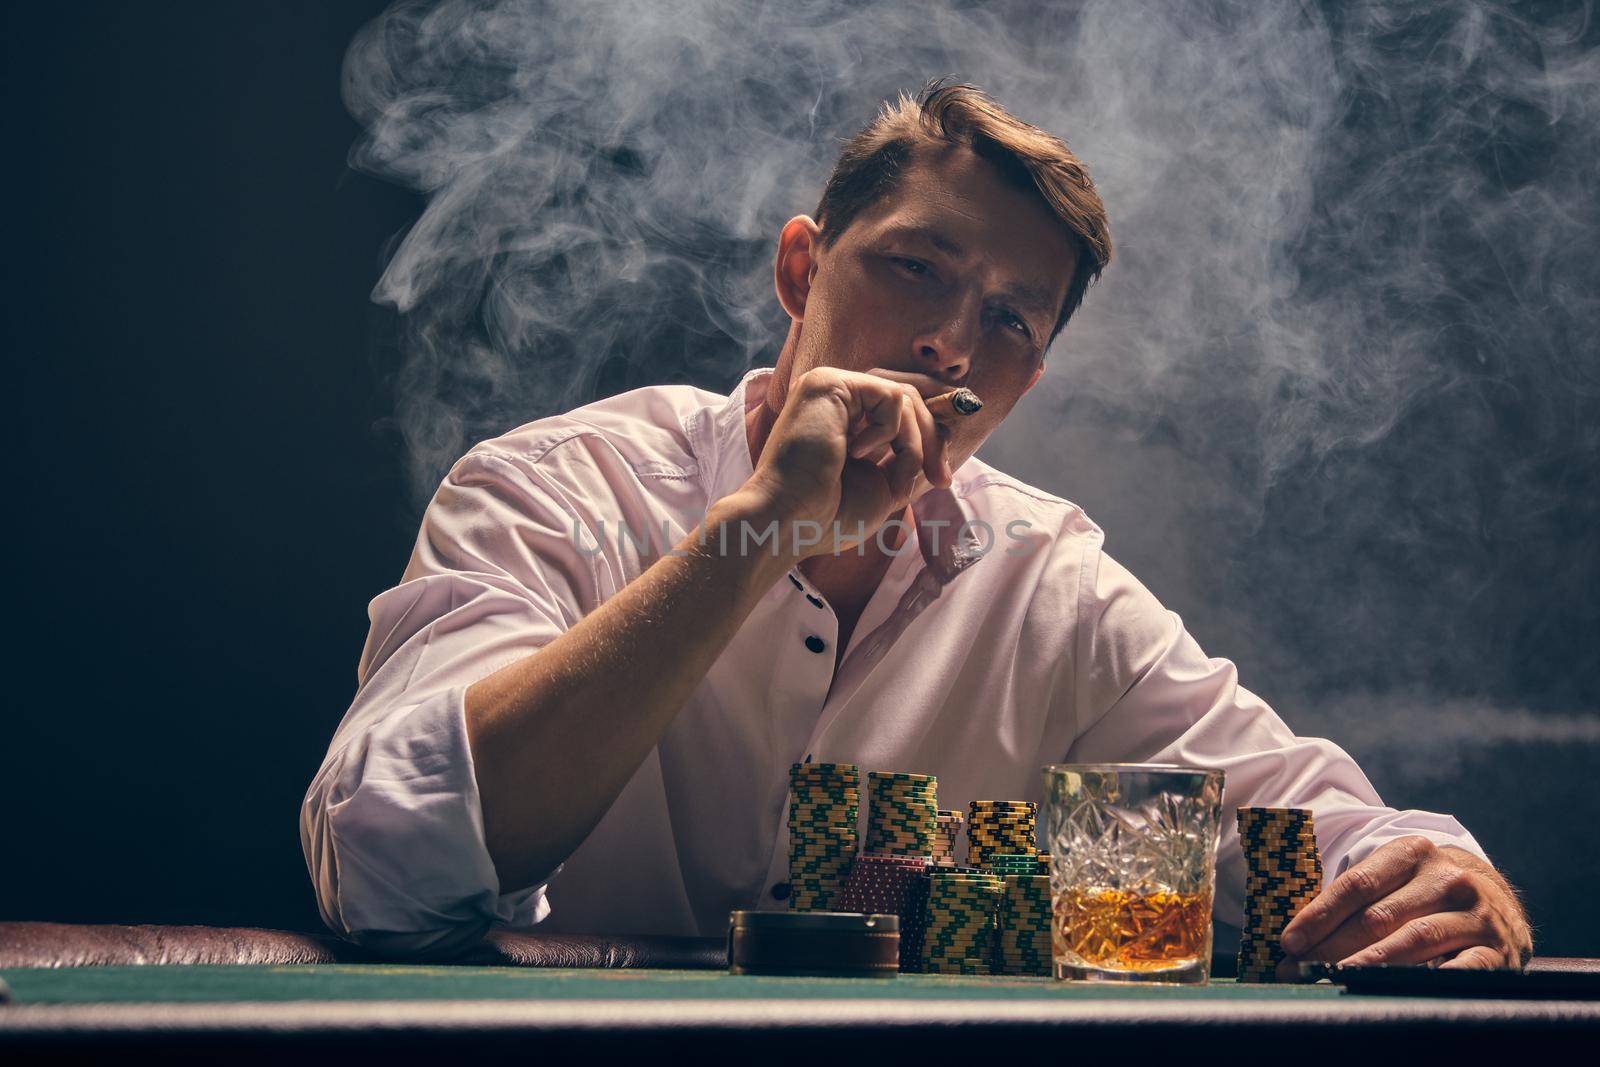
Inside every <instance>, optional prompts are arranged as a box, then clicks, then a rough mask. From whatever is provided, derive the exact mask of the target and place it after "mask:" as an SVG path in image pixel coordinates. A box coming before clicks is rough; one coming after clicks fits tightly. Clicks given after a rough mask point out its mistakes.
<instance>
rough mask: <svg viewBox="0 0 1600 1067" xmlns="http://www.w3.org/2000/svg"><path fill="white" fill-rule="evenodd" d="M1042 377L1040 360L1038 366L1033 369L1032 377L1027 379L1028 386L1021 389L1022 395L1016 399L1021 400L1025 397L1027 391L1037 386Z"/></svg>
mask: <svg viewBox="0 0 1600 1067" xmlns="http://www.w3.org/2000/svg"><path fill="white" fill-rule="evenodd" d="M1043 376H1044V360H1042V359H1041V360H1040V361H1039V365H1038V366H1037V367H1035V368H1034V369H1033V377H1032V378H1029V379H1028V384H1027V385H1025V386H1024V387H1023V389H1022V395H1021V396H1019V397H1017V399H1018V400H1021V399H1022V397H1024V396H1027V395H1028V390H1029V389H1032V388H1033V387H1034V386H1035V385H1036V384H1038V381H1039V379H1040V378H1041V377H1043Z"/></svg>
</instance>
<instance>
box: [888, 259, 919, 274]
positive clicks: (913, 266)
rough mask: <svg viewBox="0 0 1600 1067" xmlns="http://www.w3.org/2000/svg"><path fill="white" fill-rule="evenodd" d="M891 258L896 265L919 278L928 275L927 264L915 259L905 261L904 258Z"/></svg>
mask: <svg viewBox="0 0 1600 1067" xmlns="http://www.w3.org/2000/svg"><path fill="white" fill-rule="evenodd" d="M890 258H892V259H893V260H894V261H895V262H896V263H898V264H900V266H901V267H903V268H905V269H906V270H908V271H910V272H911V273H912V274H915V275H917V276H918V277H922V276H924V275H926V274H927V273H928V265H927V264H926V263H919V262H917V261H916V260H914V259H905V258H904V257H902V256H892V257H890Z"/></svg>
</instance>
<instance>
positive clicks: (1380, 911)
mask: <svg viewBox="0 0 1600 1067" xmlns="http://www.w3.org/2000/svg"><path fill="white" fill-rule="evenodd" d="M1359 925H1360V928H1361V932H1362V933H1363V934H1366V935H1367V936H1368V937H1373V938H1377V937H1383V936H1384V935H1385V934H1387V933H1389V931H1390V930H1392V929H1394V912H1393V911H1391V910H1390V909H1389V908H1388V907H1387V906H1386V905H1383V904H1374V905H1372V906H1371V907H1369V908H1367V909H1365V910H1363V911H1362V913H1361V917H1360V919H1359Z"/></svg>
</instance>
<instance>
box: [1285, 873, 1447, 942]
mask: <svg viewBox="0 0 1600 1067" xmlns="http://www.w3.org/2000/svg"><path fill="white" fill-rule="evenodd" d="M1448 888H1449V887H1448V885H1447V884H1445V883H1444V882H1441V881H1440V880H1439V879H1437V878H1429V877H1427V876H1423V877H1420V878H1414V879H1412V880H1411V881H1409V882H1407V883H1406V884H1405V885H1402V886H1401V887H1400V888H1399V889H1397V890H1395V891H1394V892H1393V893H1390V894H1389V895H1388V896H1386V897H1384V898H1383V899H1382V900H1378V901H1374V902H1373V903H1371V904H1368V905H1367V906H1366V907H1364V908H1362V909H1360V910H1359V911H1357V912H1356V913H1355V914H1354V915H1352V916H1350V917H1349V918H1348V919H1346V920H1345V921H1344V922H1342V923H1340V924H1339V927H1338V929H1336V930H1334V931H1333V933H1331V934H1329V935H1328V936H1327V937H1325V938H1323V939H1322V941H1320V942H1318V943H1317V944H1315V945H1312V946H1311V947H1310V948H1308V949H1302V950H1301V951H1300V952H1297V953H1295V955H1296V957H1297V958H1299V959H1303V960H1340V959H1344V958H1345V957H1346V956H1348V955H1350V954H1351V953H1353V952H1359V951H1360V950H1362V949H1364V948H1366V947H1367V946H1368V945H1372V944H1376V943H1377V942H1379V941H1382V940H1383V939H1384V938H1386V937H1388V936H1389V935H1390V934H1392V933H1394V932H1395V931H1396V930H1398V929H1400V928H1401V927H1402V926H1404V925H1405V924H1406V923H1408V922H1410V921H1411V920H1412V919H1417V918H1421V917H1422V916H1424V915H1432V914H1433V913H1434V912H1437V911H1443V910H1447V909H1446V908H1445V907H1444V904H1445V896H1446V895H1447V893H1448ZM1289 926H1290V927H1291V928H1292V927H1293V926H1294V924H1293V923H1290V924H1289ZM1285 932H1286V933H1287V929H1286V930H1285Z"/></svg>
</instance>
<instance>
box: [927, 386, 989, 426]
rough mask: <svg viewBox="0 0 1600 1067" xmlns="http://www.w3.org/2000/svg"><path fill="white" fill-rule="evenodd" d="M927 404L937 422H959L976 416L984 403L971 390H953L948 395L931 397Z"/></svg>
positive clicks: (942, 394) (941, 394)
mask: <svg viewBox="0 0 1600 1067" xmlns="http://www.w3.org/2000/svg"><path fill="white" fill-rule="evenodd" d="M925 403H926V404H927V405H928V410H929V411H930V412H932V413H933V421H935V422H959V421H961V420H962V419H964V418H966V417H967V416H968V415H976V414H977V413H978V409H980V408H982V407H983V401H982V400H979V399H978V394H977V393H974V392H973V391H972V390H971V389H952V390H951V391H950V392H948V393H940V394H939V395H938V396H930V397H929V398H928V399H927V400H926V401H925Z"/></svg>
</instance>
